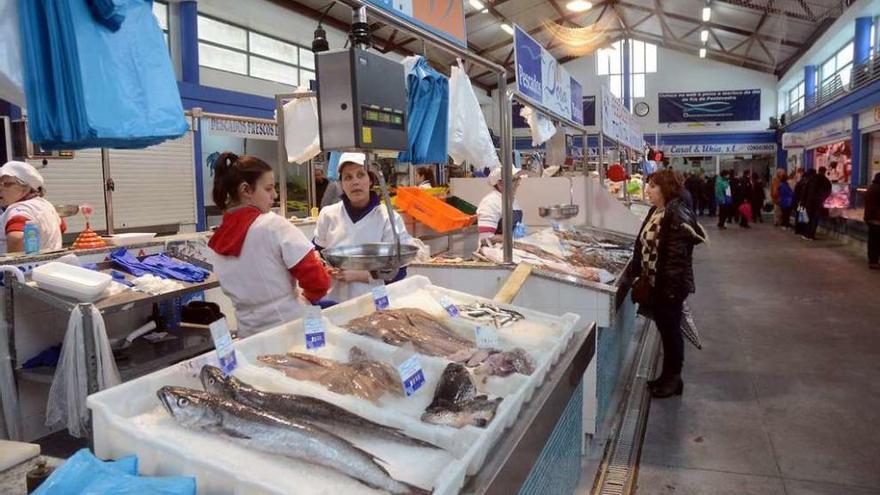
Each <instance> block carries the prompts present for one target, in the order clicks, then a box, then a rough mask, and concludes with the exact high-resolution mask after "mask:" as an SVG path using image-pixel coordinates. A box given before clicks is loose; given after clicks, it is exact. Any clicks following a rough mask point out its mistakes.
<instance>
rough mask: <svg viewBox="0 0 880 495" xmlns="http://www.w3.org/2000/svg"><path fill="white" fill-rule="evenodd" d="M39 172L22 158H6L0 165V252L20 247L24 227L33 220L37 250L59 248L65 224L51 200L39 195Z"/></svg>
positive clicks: (9, 251) (41, 191) (41, 184)
mask: <svg viewBox="0 0 880 495" xmlns="http://www.w3.org/2000/svg"><path fill="white" fill-rule="evenodd" d="M43 187H44V181H43V176H42V175H40V173H39V172H37V170H36V169H35V168H34V167H32V166H30V165H29V164H27V163H25V162H16V161H12V162H6V164H5V165H3V167H0V204H2V205H3V207H4V208H6V210H4V212H3V214H2V215H0V224H2V226H3V232H2V234H3V235H2V236H0V253H16V252H21V251H24V227H25V224H27V223H28V222H33V223H34V225H36V227H37V229H38V231H39V233H40V251H52V250H57V249H61V234H62V233H64V231H65V230H66V228H67V227H66V225H64V221H63V220H61V217H60V216H59V215H58V212H57V211H55V207H54V206H52V203H50V202H48V201H46V200H45V199H44V198H43V194H44V190H43Z"/></svg>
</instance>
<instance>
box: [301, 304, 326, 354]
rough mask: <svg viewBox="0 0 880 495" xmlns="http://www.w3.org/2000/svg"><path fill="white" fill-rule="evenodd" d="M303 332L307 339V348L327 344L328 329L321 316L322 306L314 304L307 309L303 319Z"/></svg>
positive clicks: (317, 347) (315, 347)
mask: <svg viewBox="0 0 880 495" xmlns="http://www.w3.org/2000/svg"><path fill="white" fill-rule="evenodd" d="M303 333H304V334H305V339H306V349H319V348H321V347H324V346H325V345H326V344H327V337H326V334H327V331H326V329H325V328H324V319H323V318H321V308H320V307H319V306H312V307H310V308H308V309H307V310H306V317H305V318H304V319H303Z"/></svg>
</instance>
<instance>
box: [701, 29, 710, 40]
mask: <svg viewBox="0 0 880 495" xmlns="http://www.w3.org/2000/svg"><path fill="white" fill-rule="evenodd" d="M700 41H702V42H703V43H705V42H707V41H709V30H708V29H704V30H702V31H700Z"/></svg>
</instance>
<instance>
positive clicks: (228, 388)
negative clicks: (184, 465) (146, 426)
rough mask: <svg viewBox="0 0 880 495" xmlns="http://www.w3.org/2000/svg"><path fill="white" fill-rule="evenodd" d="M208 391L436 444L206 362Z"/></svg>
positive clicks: (290, 414) (315, 420)
mask: <svg viewBox="0 0 880 495" xmlns="http://www.w3.org/2000/svg"><path fill="white" fill-rule="evenodd" d="M199 378H200V379H201V381H202V386H203V387H205V391H206V392H210V393H212V394H217V395H219V396H222V397H225V398H227V399H230V400H234V401H236V402H240V403H242V404H244V405H246V406H250V407H253V408H255V409H261V410H264V411H269V412H272V413H275V414H279V415H281V416H284V417H285V418H288V419H294V420H296V419H300V420H303V421H307V422H309V423H312V424H315V425H317V426H319V427H322V428H324V429H326V430H328V431H338V429H339V428H343V427H345V428H350V429H352V430H354V431H355V432H357V433H367V434H370V435H376V436H380V437H383V438H388V439H391V440H396V441H398V442H403V443H406V444H410V445H416V446H419V447H433V448H437V447H436V446H434V445H432V444H430V443H427V442H423V441H421V440H418V439H415V438H412V437H409V436H407V435H406V434H405V433H403V432H402V431H400V430H398V429H397V428H392V427H390V426H385V425H383V424H379V423H375V422H373V421H370V420H368V419H366V418H362V417H360V416H358V415H357V414H354V413H352V412H349V411H347V410H346V409H343V408H341V407H339V406H336V405H334V404H331V403H329V402H326V401H323V400H321V399H316V398H314V397H307V396H304V395H294V394H276V393H272V392H264V391H262V390H257V389H255V388H254V387H252V386H251V385H248V384H247V383H245V382H243V381H241V380H239V379H238V378H235V377H234V376H226V375H224V374H223V372H222V371H220V368H217V367H214V366H210V365H205V366H204V367H202V372H201V373H200V375H199Z"/></svg>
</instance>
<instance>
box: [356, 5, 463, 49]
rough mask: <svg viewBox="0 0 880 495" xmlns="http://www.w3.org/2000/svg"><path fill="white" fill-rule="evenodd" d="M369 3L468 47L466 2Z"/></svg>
mask: <svg viewBox="0 0 880 495" xmlns="http://www.w3.org/2000/svg"><path fill="white" fill-rule="evenodd" d="M367 2H369V3H371V4H373V5H375V6H376V7H379V8H381V9H382V10H385V11H387V12H389V13H391V14H393V15H396V16H397V17H401V18H403V19H404V20H407V21H410V22H414V23H416V24H418V25H419V26H421V27H423V28H425V29H427V30H428V31H431V32H432V33H434V34H437V35H439V36H442V37H444V38H446V39H448V40H450V41H452V42H455V43H457V44H459V45H461V46H464V47H467V31H466V30H465V26H464V0H367Z"/></svg>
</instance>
